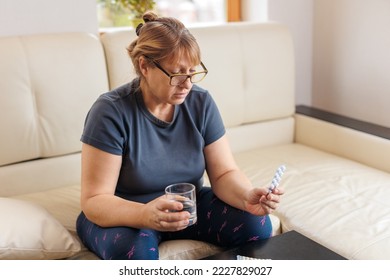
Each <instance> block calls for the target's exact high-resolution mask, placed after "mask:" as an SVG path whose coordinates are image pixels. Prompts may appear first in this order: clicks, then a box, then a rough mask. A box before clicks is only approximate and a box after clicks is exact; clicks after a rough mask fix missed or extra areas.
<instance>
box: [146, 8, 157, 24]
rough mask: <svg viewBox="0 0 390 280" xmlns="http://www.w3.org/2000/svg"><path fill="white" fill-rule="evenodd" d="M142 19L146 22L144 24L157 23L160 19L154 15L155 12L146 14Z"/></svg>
mask: <svg viewBox="0 0 390 280" xmlns="http://www.w3.org/2000/svg"><path fill="white" fill-rule="evenodd" d="M142 19H143V20H144V22H145V23H146V22H150V21H156V20H157V19H158V16H157V15H156V14H155V13H153V12H150V11H149V12H146V13H144V15H143V17H142Z"/></svg>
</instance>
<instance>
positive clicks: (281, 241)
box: [204, 231, 346, 260]
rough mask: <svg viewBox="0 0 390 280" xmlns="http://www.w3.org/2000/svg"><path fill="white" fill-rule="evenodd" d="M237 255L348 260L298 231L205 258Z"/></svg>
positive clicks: (222, 258) (223, 258)
mask: <svg viewBox="0 0 390 280" xmlns="http://www.w3.org/2000/svg"><path fill="white" fill-rule="evenodd" d="M237 255H241V256H247V257H252V258H257V259H271V260H346V258H344V257H343V256H341V255H339V254H337V253H335V252H333V251H331V250H329V249H328V248H326V247H324V246H322V245H321V244H319V243H317V242H315V241H313V240H311V239H309V238H307V237H306V236H304V235H302V234H300V233H298V232H296V231H289V232H286V233H283V234H280V235H276V236H274V237H271V238H269V239H265V240H258V241H254V242H249V243H247V244H245V245H244V246H241V247H237V248H232V249H228V250H226V251H224V252H221V253H218V254H215V255H213V256H210V257H207V258H204V260H236V259H237Z"/></svg>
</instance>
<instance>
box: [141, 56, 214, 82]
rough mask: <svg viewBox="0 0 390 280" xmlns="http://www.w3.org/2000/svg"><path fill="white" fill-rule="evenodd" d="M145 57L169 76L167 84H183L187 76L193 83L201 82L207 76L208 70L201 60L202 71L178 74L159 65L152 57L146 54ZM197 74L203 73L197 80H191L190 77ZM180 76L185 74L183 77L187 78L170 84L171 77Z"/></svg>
mask: <svg viewBox="0 0 390 280" xmlns="http://www.w3.org/2000/svg"><path fill="white" fill-rule="evenodd" d="M145 57H146V58H147V59H149V60H150V61H151V62H153V64H154V66H156V67H157V68H158V69H160V70H161V71H162V72H163V73H164V74H165V75H167V76H168V78H169V84H170V85H171V86H180V85H182V84H184V83H185V81H187V79H188V78H190V81H191V83H193V84H195V83H199V82H201V81H202V80H203V79H204V78H205V77H206V76H207V74H208V73H209V70H207V68H206V66H205V65H204V64H203V62H202V61H201V62H200V66H202V68H203V71H200V72H195V73H191V74H180V73H179V74H170V73H169V72H168V71H166V70H165V69H164V68H162V67H161V65H160V64H159V63H158V62H157V61H155V60H154V59H152V58H150V57H147V56H145ZM197 74H205V75H204V76H203V77H202V79H200V80H199V81H196V82H193V81H192V77H193V76H195V75H197ZM180 76H185V77H187V78H185V79H184V80H183V82H182V83H180V84H177V85H172V78H174V77H180Z"/></svg>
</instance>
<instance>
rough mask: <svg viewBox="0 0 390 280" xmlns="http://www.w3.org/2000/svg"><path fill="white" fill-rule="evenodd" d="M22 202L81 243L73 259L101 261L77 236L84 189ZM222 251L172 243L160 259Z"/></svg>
mask: <svg viewBox="0 0 390 280" xmlns="http://www.w3.org/2000/svg"><path fill="white" fill-rule="evenodd" d="M14 198H17V199H19V200H25V201H30V202H33V203H36V204H38V205H40V206H42V207H44V208H45V209H47V210H48V211H49V212H50V214H51V215H52V216H53V217H54V218H55V219H56V220H58V221H59V222H60V223H61V224H62V225H63V226H64V227H65V228H66V229H67V230H68V231H69V232H70V234H71V235H72V236H73V237H74V238H75V239H76V240H78V241H79V243H80V244H81V248H80V250H79V252H78V254H77V255H72V256H70V257H69V258H70V259H98V257H97V256H96V255H94V254H93V253H92V252H90V251H89V250H88V249H87V248H85V247H84V246H83V245H82V243H81V241H80V240H79V238H78V236H77V233H76V219H77V216H78V215H79V213H80V186H79V185H73V186H69V187H62V188H57V189H52V190H48V191H42V192H36V193H30V194H24V195H19V196H14ZM271 222H272V226H273V235H277V234H280V232H281V225H280V221H279V218H278V217H276V216H274V215H272V216H271ZM221 250H222V248H219V247H217V246H214V245H212V244H208V243H206V242H200V241H195V240H172V241H166V242H163V243H161V244H160V246H159V251H160V259H189V260H191V259H200V258H203V257H206V256H209V255H212V254H216V253H218V252H220V251H221Z"/></svg>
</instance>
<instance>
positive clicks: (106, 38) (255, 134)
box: [101, 22, 295, 152]
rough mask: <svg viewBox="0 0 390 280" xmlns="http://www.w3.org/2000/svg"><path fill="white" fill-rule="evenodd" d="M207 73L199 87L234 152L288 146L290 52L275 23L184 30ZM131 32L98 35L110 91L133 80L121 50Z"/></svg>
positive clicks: (288, 42) (289, 44)
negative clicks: (211, 99)
mask: <svg viewBox="0 0 390 280" xmlns="http://www.w3.org/2000/svg"><path fill="white" fill-rule="evenodd" d="M189 29H190V31H191V32H192V34H193V35H194V36H195V37H196V38H197V41H198V43H199V45H200V48H201V51H202V60H203V62H204V64H205V65H206V67H207V68H208V70H209V74H208V76H207V77H206V78H205V79H204V80H203V81H202V82H201V83H200V86H202V87H204V88H206V89H208V90H209V91H210V93H211V94H212V96H213V97H214V99H215V100H216V102H217V104H218V107H219V109H220V111H221V114H222V117H223V119H224V122H225V125H226V127H227V128H228V136H229V137H230V138H231V139H230V143H231V145H232V148H233V151H235V152H236V151H242V150H246V149H251V148H254V147H255V146H264V145H272V144H280V143H286V142H292V141H293V133H294V132H293V131H294V122H293V118H292V115H293V113H294V110H295V100H294V81H295V77H294V75H295V71H294V67H295V66H294V49H293V42H292V38H291V35H290V32H289V30H288V29H287V28H286V27H285V26H284V25H282V24H280V23H275V22H267V23H229V24H223V25H215V26H207V27H192V28H189ZM134 39H136V34H135V32H134V30H121V31H116V32H108V33H105V34H103V35H102V38H101V40H102V43H103V46H104V49H105V53H106V58H107V67H108V74H109V81H110V87H111V88H115V87H117V86H119V85H121V84H123V83H125V82H128V81H130V80H131V79H133V78H134V77H135V74H134V70H133V66H132V63H131V60H130V59H129V57H128V55H127V52H126V47H127V46H128V45H129V44H130V42H132V41H133V40H134Z"/></svg>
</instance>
